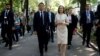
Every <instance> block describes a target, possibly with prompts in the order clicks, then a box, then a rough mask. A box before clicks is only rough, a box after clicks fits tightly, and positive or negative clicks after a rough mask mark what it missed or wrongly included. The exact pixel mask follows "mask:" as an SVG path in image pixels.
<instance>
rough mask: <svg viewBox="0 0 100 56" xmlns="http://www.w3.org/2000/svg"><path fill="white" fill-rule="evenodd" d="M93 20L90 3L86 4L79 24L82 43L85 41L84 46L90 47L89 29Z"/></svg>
mask: <svg viewBox="0 0 100 56" xmlns="http://www.w3.org/2000/svg"><path fill="white" fill-rule="evenodd" d="M93 21H94V13H93V12H92V11H91V9H90V4H87V5H86V11H84V12H82V14H81V19H80V25H81V26H82V28H83V42H82V44H83V45H84V44H85V42H86V43H87V44H86V47H88V48H90V46H89V42H90V37H91V29H92V27H93Z"/></svg>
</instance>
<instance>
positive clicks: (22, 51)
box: [0, 34, 99, 56]
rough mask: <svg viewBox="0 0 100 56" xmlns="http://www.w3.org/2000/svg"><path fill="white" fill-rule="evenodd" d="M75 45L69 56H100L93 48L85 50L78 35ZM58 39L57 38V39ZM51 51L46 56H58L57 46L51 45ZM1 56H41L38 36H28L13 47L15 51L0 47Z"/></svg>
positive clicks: (74, 40)
mask: <svg viewBox="0 0 100 56" xmlns="http://www.w3.org/2000/svg"><path fill="white" fill-rule="evenodd" d="M73 38H74V39H73V44H72V47H71V49H70V50H68V52H67V53H68V55H67V56H99V55H97V52H96V51H94V50H93V49H91V48H89V49H88V48H85V47H83V46H82V44H81V41H82V40H81V38H80V37H79V36H77V35H75V36H74V37H73ZM55 39H56V38H55ZM48 48H49V50H48V53H46V54H45V56H58V51H57V44H56V41H55V43H51V42H50V43H49V47H48ZM0 56H39V51H38V42H37V37H36V35H33V36H30V35H29V34H26V36H25V37H24V38H22V39H21V40H20V42H19V43H17V44H16V45H14V46H13V50H11V51H9V50H8V49H7V48H4V47H3V44H2V45H1V46H0Z"/></svg>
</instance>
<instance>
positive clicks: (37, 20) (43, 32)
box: [33, 3, 49, 56]
mask: <svg viewBox="0 0 100 56" xmlns="http://www.w3.org/2000/svg"><path fill="white" fill-rule="evenodd" d="M44 6H45V5H44V4H43V3H40V4H39V5H38V7H39V11H38V12H36V13H35V14H34V20H33V21H34V30H35V31H36V32H37V36H38V42H39V50H40V56H43V55H44V48H45V52H47V50H48V47H47V46H48V40H49V37H48V32H49V30H48V29H49V19H48V14H47V12H45V11H44V9H45V8H44Z"/></svg>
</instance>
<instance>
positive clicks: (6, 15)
mask: <svg viewBox="0 0 100 56" xmlns="http://www.w3.org/2000/svg"><path fill="white" fill-rule="evenodd" d="M10 9H11V8H10V5H9V4H6V9H5V10H4V11H3V12H2V13H1V16H0V22H1V36H2V37H3V40H4V41H5V42H6V44H5V47H8V46H9V49H10V50H11V49H12V30H13V29H14V28H13V27H14V14H13V12H12V11H11V10H10Z"/></svg>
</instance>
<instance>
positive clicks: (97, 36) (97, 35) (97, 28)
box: [95, 4, 100, 54]
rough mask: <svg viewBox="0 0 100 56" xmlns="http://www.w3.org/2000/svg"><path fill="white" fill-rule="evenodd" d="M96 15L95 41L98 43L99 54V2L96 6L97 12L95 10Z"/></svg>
mask: <svg viewBox="0 0 100 56" xmlns="http://www.w3.org/2000/svg"><path fill="white" fill-rule="evenodd" d="M96 16H97V20H98V22H97V24H96V34H95V35H96V41H97V45H98V49H99V54H100V4H99V5H98V7H97V12H96Z"/></svg>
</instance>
